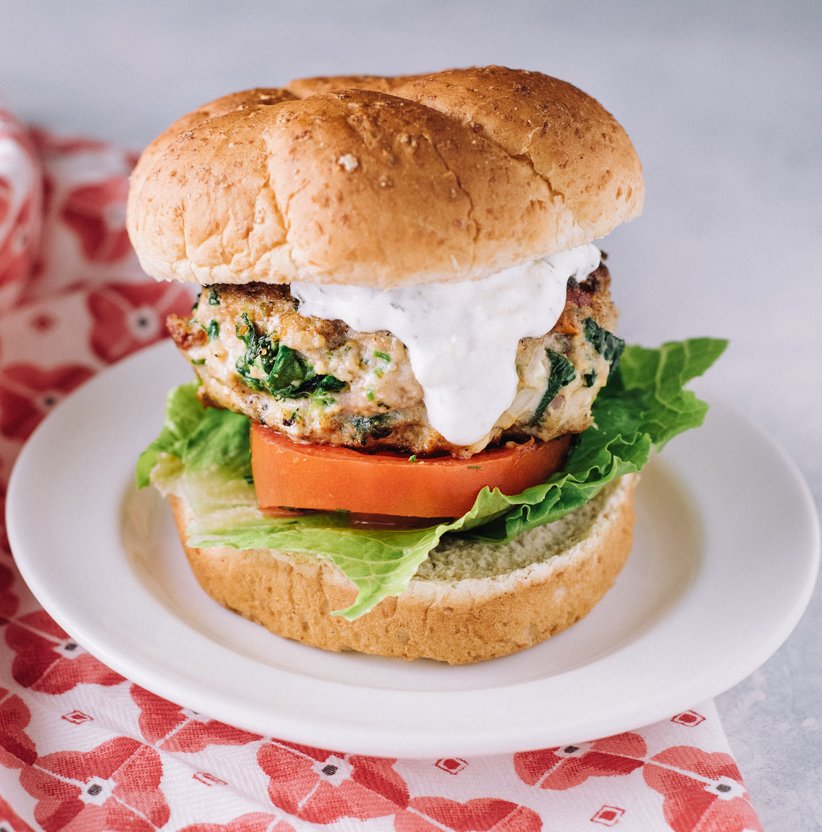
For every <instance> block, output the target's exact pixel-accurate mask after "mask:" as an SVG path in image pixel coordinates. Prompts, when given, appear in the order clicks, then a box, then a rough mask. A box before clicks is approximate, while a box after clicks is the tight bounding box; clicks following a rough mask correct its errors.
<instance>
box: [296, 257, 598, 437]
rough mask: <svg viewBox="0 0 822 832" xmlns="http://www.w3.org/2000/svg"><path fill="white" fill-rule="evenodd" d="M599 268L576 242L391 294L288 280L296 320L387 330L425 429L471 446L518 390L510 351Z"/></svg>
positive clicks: (544, 326) (550, 319) (545, 325)
mask: <svg viewBox="0 0 822 832" xmlns="http://www.w3.org/2000/svg"><path fill="white" fill-rule="evenodd" d="M599 261H600V254H599V249H597V248H596V247H595V246H593V245H590V244H588V245H582V246H579V247H577V248H573V249H570V250H568V251H561V252H559V253H557V254H552V255H549V256H548V257H543V258H541V259H539V260H533V261H531V262H528V263H522V264H520V265H518V266H513V267H511V268H510V269H504V270H503V271H501V272H497V273H496V274H493V275H491V276H490V277H486V278H483V279H481V280H469V281H461V282H458V283H428V284H424V285H420V286H402V287H399V288H395V289H370V288H366V287H363V286H335V285H329V284H326V285H318V284H314V283H292V284H291V294H292V295H293V296H294V297H295V298H297V299H298V300H299V301H300V307H299V311H300V314H302V315H305V316H313V317H317V318H324V319H326V320H341V321H344V322H345V323H346V324H348V326H350V327H351V328H352V329H356V330H359V331H360V332H378V331H380V330H388V331H389V332H391V333H392V334H393V335H395V336H396V337H397V338H399V339H400V341H402V342H403V344H405V347H406V349H407V350H408V356H409V359H410V361H411V367H412V369H413V371H414V375H415V376H416V378H417V381H419V383H420V386H421V387H422V389H423V392H424V395H425V408H426V411H427V413H428V421H429V422H430V424H431V426H432V427H433V428H435V429H436V430H437V431H439V432H440V433H441V434H442V436H443V437H445V439H446V440H447V441H448V442H451V443H452V444H454V445H465V446H467V445H473V444H474V443H476V442H479V441H480V440H481V439H483V438H484V437H485V436H487V434H488V433H489V432H490V431H491V429H492V428H493V427H494V425H495V423H496V421H497V419H499V417H500V415H501V414H502V413H504V412H505V410H507V409H508V407H509V406H510V405H511V403H512V402H513V400H514V397H515V396H516V393H517V384H518V378H517V368H516V355H517V346H518V344H519V341H520V339H521V338H527V337H537V336H541V335H544V334H545V333H546V332H548V331H550V329H551V328H552V327H553V326H554V324H555V323H556V322H557V320H558V319H559V316H560V315H561V314H562V310H563V308H564V306H565V292H566V284H567V283H568V279H569V278H571V277H574V278H576V279H577V280H578V281H580V282H582V281H583V280H585V278H586V277H588V275H589V274H591V272H593V271H594V270H595V269H596V268H597V267H598V266H599Z"/></svg>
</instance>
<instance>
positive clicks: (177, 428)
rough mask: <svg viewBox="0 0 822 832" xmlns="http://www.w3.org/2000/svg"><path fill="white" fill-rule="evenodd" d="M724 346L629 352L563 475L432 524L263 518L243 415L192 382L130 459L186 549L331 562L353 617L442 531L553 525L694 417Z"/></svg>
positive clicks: (495, 535)
mask: <svg viewBox="0 0 822 832" xmlns="http://www.w3.org/2000/svg"><path fill="white" fill-rule="evenodd" d="M726 346H727V342H726V341H723V340H719V339H713V338H695V339H691V340H687V341H678V342H670V343H666V344H663V345H662V346H661V347H660V348H659V349H646V348H644V347H637V346H628V347H626V348H625V351H624V352H623V354H622V358H621V361H620V363H619V366H618V369H617V370H615V371H614V372H613V373H612V374H611V376H610V378H609V380H608V384H607V385H606V387H605V388H604V389H603V390H602V391H600V394H599V396H598V397H597V399H596V402H595V404H594V419H595V423H596V425H595V427H591V428H589V429H588V430H586V431H585V432H584V433H582V434H581V435H580V436H579V437H578V438H577V440H576V443H575V445H574V446H573V448H572V450H571V452H570V453H569V455H568V459H567V461H566V465H565V469H564V470H563V471H561V472H559V473H557V474H554V475H553V476H552V477H551V478H550V479H548V481H547V482H545V483H542V484H540V485H536V486H533V487H532V488H528V489H526V490H525V491H523V492H522V493H521V494H515V495H508V496H506V495H504V494H501V493H500V492H499V490H497V489H494V490H493V491H491V490H489V489H488V488H485V489H483V490H482V491H481V492H480V493H479V495H478V496H477V499H476V502H475V503H474V505H473V507H472V508H471V510H470V511H469V512H468V513H467V514H465V515H464V516H462V517H460V518H458V519H456V520H454V521H452V522H449V523H441V524H439V525H436V526H431V527H429V528H424V529H413V530H402V531H398V530H397V531H380V530H371V529H362V528H352V527H351V526H350V525H349V523H348V519H347V514H346V513H345V512H328V513H314V514H305V515H295V516H294V517H269V516H267V515H265V514H263V513H262V512H261V511H259V509H258V508H257V502H256V498H255V494H254V487H253V484H252V481H251V464H250V451H249V421H248V419H247V418H246V417H245V416H241V415H238V414H236V413H231V412H229V411H225V410H215V409H210V408H204V407H202V405H200V403H199V401H198V400H197V396H196V390H197V385H196V384H189V385H183V386H182V387H178V388H177V389H176V390H174V391H172V392H171V393H170V394H169V397H168V401H167V407H166V418H165V425H164V427H163V430H162V432H161V433H160V436H159V437H158V438H157V439H156V440H155V441H154V442H152V443H151V445H149V447H148V448H147V449H146V450H145V451H144V452H143V453H142V454H141V456H140V458H139V460H138V462H137V483H138V485H140V486H143V485H146V484H147V483H148V481H149V480H151V482H153V483H154V485H156V486H157V487H158V488H159V489H160V490H161V491H163V492H164V493H174V494H177V495H178V496H180V497H182V498H183V499H185V500H186V501H187V502H188V503H189V505H190V506H191V508H192V509H193V512H194V517H195V519H194V520H193V521H192V523H191V525H190V526H189V528H188V542H189V544H190V545H192V546H228V547H233V548H237V549H249V548H277V549H286V550H290V551H296V552H306V553H312V554H315V555H318V556H320V557H324V558H327V559H328V560H330V561H332V562H333V563H334V564H335V565H336V566H337V567H338V568H339V569H340V570H341V571H342V572H343V573H344V574H345V575H346V576H347V577H348V578H349V579H350V580H351V581H352V582H353V583H354V584H355V586H356V588H357V597H356V599H355V601H354V603H353V604H352V605H351V606H350V607H348V608H347V609H344V610H338V611H337V612H335V615H341V616H343V617H344V618H347V619H349V620H351V619H354V618H357V617H359V616H361V615H364V614H365V613H367V612H369V611H370V610H371V609H373V607H374V606H376V605H377V604H378V603H379V602H380V601H381V600H382V599H383V598H386V597H388V596H391V595H399V594H401V593H402V592H403V591H404V590H405V589H406V587H407V586H408V582H409V581H410V580H411V578H412V577H413V575H414V573H415V572H416V571H417V569H418V568H419V565H420V564H421V563H422V562H423V561H424V560H425V559H426V558H427V557H428V555H429V553H430V552H431V550H432V549H434V548H435V547H436V546H437V544H438V543H439V541H440V539H441V538H442V536H443V535H445V534H460V535H465V536H469V537H471V538H474V539H478V540H483V541H488V542H498V543H503V542H505V541H507V540H511V539H512V538H513V537H515V536H516V535H518V534H520V533H521V532H523V531H526V530H528V529H533V528H536V527H537V526H541V525H543V524H545V523H551V522H553V521H555V520H558V519H559V518H561V517H563V516H564V515H565V514H567V513H568V512H570V511H573V510H574V509H576V508H579V507H580V506H581V505H583V504H584V503H586V502H587V501H588V500H590V499H592V498H593V497H595V496H596V495H597V494H598V493H599V492H600V491H601V490H602V489H603V488H604V487H605V486H606V485H608V484H609V483H610V482H612V481H613V480H615V479H616V478H618V477H621V476H623V475H624V474H629V473H633V472H636V471H639V470H640V469H641V468H642V467H643V466H644V465H645V463H646V462H647V461H648V458H649V456H650V454H651V452H652V451H654V450H659V449H661V448H662V447H663V446H664V445H665V444H666V443H667V442H668V441H669V440H670V439H672V438H673V437H674V436H676V435H677V434H679V433H681V432H682V431H684V430H688V429H689V428H694V427H698V426H699V425H700V424H702V421H703V419H704V418H705V413H706V412H707V409H708V408H707V405H706V404H705V402H703V401H700V400H699V399H698V398H697V397H696V396H695V395H694V394H693V393H692V392H691V391H689V390H686V389H684V385H685V384H686V383H687V382H688V381H690V380H691V379H693V378H695V377H696V376H698V375H701V374H702V373H703V372H704V371H705V370H707V369H708V367H710V366H711V364H713V362H714V361H715V360H716V359H717V358H718V357H719V356H720V355H721V353H722V352H723V350H724V349H725V347H726Z"/></svg>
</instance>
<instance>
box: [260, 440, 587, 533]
mask: <svg viewBox="0 0 822 832" xmlns="http://www.w3.org/2000/svg"><path fill="white" fill-rule="evenodd" d="M570 443H571V437H570V435H567V436H561V437H559V438H558V439H554V440H552V441H551V442H535V441H533V440H531V441H529V442H525V443H523V444H520V445H515V446H513V447H503V448H492V449H491V450H488V451H482V452H481V453H479V454H475V455H474V456H472V457H469V458H468V459H459V458H457V457H450V456H442V457H429V458H420V459H415V458H414V457H410V458H409V457H408V456H405V455H400V454H389V453H365V452H363V451H355V450H352V449H351V448H341V447H337V446H334V445H309V444H300V443H297V442H293V441H292V440H290V439H289V438H288V437H286V436H283V435H282V434H280V433H277V432H276V431H275V430H272V429H271V428H267V427H263V426H262V425H259V424H254V425H253V426H252V429H251V468H252V472H253V475H254V485H255V487H256V489H257V501H258V502H259V505H260V507H261V508H263V509H268V508H273V507H277V506H288V507H289V508H299V509H319V510H321V511H336V510H344V511H351V512H356V513H358V514H379V515H395V516H401V517H460V516H462V515H463V514H465V512H466V511H468V509H470V508H471V506H472V505H473V504H474V500H475V499H476V496H477V494H478V493H479V492H480V491H481V490H482V489H483V488H484V487H485V486H486V485H487V486H488V487H489V488H492V489H493V488H499V490H500V491H502V493H503V494H518V493H519V492H520V491H523V490H524V489H526V488H528V487H529V486H532V485H536V484H537V483H540V482H543V481H544V480H546V479H547V478H548V477H549V476H550V475H551V474H552V473H554V472H555V471H558V470H560V469H561V468H562V465H563V463H564V461H565V455H566V453H567V451H568V447H569V445H570Z"/></svg>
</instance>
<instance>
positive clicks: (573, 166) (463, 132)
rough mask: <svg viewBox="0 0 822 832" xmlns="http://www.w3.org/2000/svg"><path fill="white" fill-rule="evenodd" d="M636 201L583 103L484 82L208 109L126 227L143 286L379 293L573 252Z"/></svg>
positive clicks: (139, 198)
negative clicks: (335, 288)
mask: <svg viewBox="0 0 822 832" xmlns="http://www.w3.org/2000/svg"><path fill="white" fill-rule="evenodd" d="M642 201H643V184H642V174H641V167H640V163H639V160H638V158H637V155H636V153H635V151H634V148H633V146H632V144H631V141H630V139H629V138H628V136H627V134H626V133H625V131H624V130H623V129H622V127H621V126H620V125H619V124H618V123H617V121H616V120H615V119H614V118H613V116H611V114H610V113H608V112H607V111H606V110H605V109H604V108H603V107H602V106H600V104H598V103H597V102H596V101H595V100H594V99H593V98H591V97H590V96H588V95H586V94H585V93H583V92H582V91H580V90H579V89H577V88H576V87H574V86H572V85H571V84H568V83H566V82H564V81H560V80H557V79H556V78H551V77H549V76H547V75H542V74H540V73H537V72H526V71H523V70H512V69H507V68H504V67H485V68H476V69H454V70H448V71H444V72H438V73H433V74H429V75H416V76H407V77H397V78H375V77H369V76H353V77H333V78H309V79H303V80H298V81H294V82H292V83H291V84H289V85H288V86H286V87H284V88H281V89H256V90H250V91H248V92H243V93H236V94H233V95H230V96H226V97H224V98H220V99H218V100H217V101H214V102H212V103H210V104H207V105H205V106H204V107H201V108H199V109H198V110H196V111H195V112H193V113H190V114H188V115H186V116H184V117H183V118H181V119H180V120H178V121H177V122H176V123H175V124H174V125H172V126H171V127H170V128H169V129H168V130H166V131H165V132H164V133H163V134H162V135H161V136H159V137H158V138H157V139H156V140H155V141H154V142H153V143H152V144H151V145H150V146H149V147H148V148H147V150H146V151H145V153H144V154H143V156H142V158H141V160H140V162H139V164H138V166H137V168H136V170H135V172H134V174H133V176H132V187H131V192H130V195H129V204H128V229H129V234H130V236H131V240H132V242H133V244H134V247H135V249H136V251H137V254H138V257H139V259H140V262H141V264H142V266H143V268H144V269H145V270H146V271H147V272H148V273H149V274H151V275H153V276H154V277H156V278H160V279H177V280H184V281H192V282H196V283H200V284H203V285H209V284H213V283H248V282H252V281H259V282H267V283H292V282H294V281H305V282H320V283H323V282H325V283H336V284H353V285H358V286H371V287H378V288H382V287H393V286H399V285H404V284H415V283H427V282H432V281H462V280H468V279H475V278H479V277H483V276H485V275H489V274H492V273H494V272H497V271H499V270H501V269H504V268H507V267H510V266H512V265H515V264H517V263H520V262H523V261H526V260H531V259H534V258H537V257H542V256H546V255H548V254H552V253H555V252H558V251H561V250H565V249H569V248H572V247H575V246H578V245H581V244H583V243H587V242H590V241H592V240H594V239H596V238H599V237H602V236H604V235H605V234H607V233H608V232H609V231H611V230H612V229H613V228H614V227H615V226H617V225H618V224H619V223H621V222H623V221H625V220H629V219H631V218H632V217H634V216H636V215H637V214H638V213H639V212H640V210H641V208H642Z"/></svg>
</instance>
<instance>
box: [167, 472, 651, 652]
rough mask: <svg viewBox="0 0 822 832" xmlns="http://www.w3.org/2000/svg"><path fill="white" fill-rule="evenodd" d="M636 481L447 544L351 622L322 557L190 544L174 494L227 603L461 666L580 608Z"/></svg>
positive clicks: (603, 567)
mask: <svg viewBox="0 0 822 832" xmlns="http://www.w3.org/2000/svg"><path fill="white" fill-rule="evenodd" d="M637 479H638V476H637V475H635V474H633V475H628V476H625V477H622V479H621V480H619V481H618V483H617V484H616V485H614V486H612V487H610V488H607V489H605V491H604V492H603V493H601V494H600V495H599V496H598V497H596V498H594V499H593V500H591V501H590V502H588V503H586V504H585V505H584V506H582V507H581V508H579V509H577V510H576V511H574V512H571V513H570V514H568V515H566V516H565V517H563V518H562V519H561V520H559V521H557V522H555V523H550V524H548V525H545V526H540V527H538V528H536V529H532V530H530V531H526V532H523V533H522V534H521V535H519V536H518V537H516V538H515V539H514V540H512V541H510V542H508V543H503V544H489V543H480V542H472V541H465V540H462V541H456V540H454V541H451V542H448V543H443V544H441V545H440V546H439V547H438V548H437V549H435V550H434V551H433V552H432V554H431V556H430V558H429V560H428V561H427V562H426V563H424V564H423V566H422V567H421V568H420V570H419V571H418V573H417V575H416V576H415V577H414V578H413V579H412V580H411V583H410V586H409V588H408V589H407V591H406V592H404V593H403V594H402V595H400V596H399V597H396V598H386V599H385V600H383V601H381V602H380V603H379V604H378V605H377V606H376V607H375V608H374V609H373V610H372V611H371V612H370V613H369V614H368V615H365V616H363V617H362V618H358V619H356V620H354V621H346V620H345V619H344V618H340V617H338V616H334V615H332V614H331V613H332V611H333V610H336V609H341V608H344V607H346V606H348V605H349V604H350V603H351V602H352V601H353V600H354V597H355V595H356V590H355V588H354V586H353V584H352V583H350V582H349V581H348V580H347V579H346V578H345V577H344V576H343V574H342V573H341V572H340V571H339V570H338V569H337V568H336V567H335V566H334V565H333V564H332V563H330V562H329V561H326V560H323V559H321V558H318V557H316V556H313V555H304V554H299V553H296V552H285V551H281V550H274V549H246V550H243V551H238V550H237V549H228V548H202V549H198V548H194V547H192V546H189V545H188V544H186V543H185V540H186V529H187V527H188V524H189V522H190V519H191V513H190V510H189V507H188V506H187V504H186V503H185V502H184V501H183V500H182V499H181V498H180V497H176V496H171V497H170V500H171V504H172V508H173V511H174V518H175V521H176V523H177V527H178V530H179V533H180V537H181V539H182V540H183V541H184V547H185V551H186V554H187V556H188V561H189V564H190V565H191V569H192V571H193V572H194V575H195V576H196V578H197V580H198V581H199V583H200V585H201V586H202V587H203V589H204V590H205V591H206V592H207V593H208V594H209V595H210V596H211V597H212V598H214V600H216V601H218V602H219V603H220V604H222V605H223V606H224V607H227V608H228V609H230V610H232V611H233V612H236V613H239V614H240V615H242V616H244V617H245V618H248V619H250V620H252V621H255V622H257V623H258V624H262V625H263V626H264V627H266V628H267V629H269V630H271V632H273V633H276V634H277V635H279V636H283V637H285V638H290V639H294V640H296V641H301V642H304V643H305V644H310V645H312V646H314V647H321V648H323V649H324V650H332V651H335V652H341V651H357V652H361V653H371V654H375V655H379V656H395V657H400V658H404V659H420V658H425V659H435V660H437V661H442V662H448V663H449V664H467V663H469V662H478V661H483V660H486V659H493V658H496V657H498V656H506V655H508V654H510V653H515V652H517V651H519V650H524V649H525V648H527V647H531V646H533V645H535V644H538V643H539V642H541V641H544V640H545V639H547V638H549V637H550V636H552V635H555V634H556V633H558V632H560V631H561V630H564V629H565V628H566V627H568V626H570V625H571V624H573V623H574V622H576V621H578V620H579V619H580V618H582V617H584V616H585V615H587V614H588V613H589V612H590V611H591V609H592V608H593V607H594V605H595V604H596V603H597V602H598V601H599V600H600V599H601V598H602V596H603V595H604V594H605V592H606V591H607V590H608V589H609V588H610V587H611V585H612V584H613V582H614V580H615V578H616V576H617V575H618V574H619V572H620V570H621V569H622V567H623V565H624V563H625V561H626V559H627V557H628V552H629V551H630V549H631V543H632V540H633V526H634V490H635V487H636V483H637Z"/></svg>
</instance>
